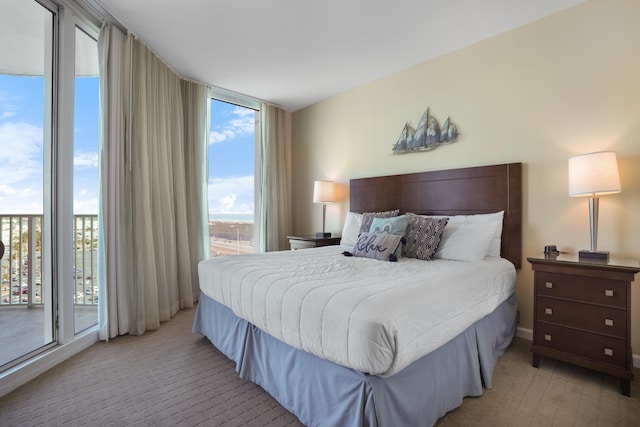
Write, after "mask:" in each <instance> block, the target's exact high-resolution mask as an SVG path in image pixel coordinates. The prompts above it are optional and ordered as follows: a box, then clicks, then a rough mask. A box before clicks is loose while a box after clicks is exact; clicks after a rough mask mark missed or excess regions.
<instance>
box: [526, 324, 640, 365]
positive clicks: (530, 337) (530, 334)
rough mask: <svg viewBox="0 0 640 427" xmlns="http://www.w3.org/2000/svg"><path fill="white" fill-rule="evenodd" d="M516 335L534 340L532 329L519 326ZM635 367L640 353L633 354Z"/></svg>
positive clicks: (638, 363) (639, 358) (639, 360)
mask: <svg viewBox="0 0 640 427" xmlns="http://www.w3.org/2000/svg"><path fill="white" fill-rule="evenodd" d="M516 337H518V338H522V339H524V340H527V341H533V331H532V330H531V329H526V328H521V327H519V326H518V329H516ZM633 367H634V368H640V354H634V355H633Z"/></svg>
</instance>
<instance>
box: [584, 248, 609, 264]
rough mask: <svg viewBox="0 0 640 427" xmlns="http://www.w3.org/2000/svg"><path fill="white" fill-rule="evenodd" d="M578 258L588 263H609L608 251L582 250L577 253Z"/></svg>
mask: <svg viewBox="0 0 640 427" xmlns="http://www.w3.org/2000/svg"><path fill="white" fill-rule="evenodd" d="M578 258H580V259H585V260H589V261H606V262H609V251H595V252H594V251H589V250H586V249H585V250H582V251H579V252H578Z"/></svg>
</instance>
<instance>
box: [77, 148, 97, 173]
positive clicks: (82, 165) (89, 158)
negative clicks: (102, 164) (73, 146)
mask: <svg viewBox="0 0 640 427" xmlns="http://www.w3.org/2000/svg"><path fill="white" fill-rule="evenodd" d="M73 166H74V167H75V168H78V169H97V168H98V153H97V152H95V151H89V152H87V151H76V152H75V154H74V156H73Z"/></svg>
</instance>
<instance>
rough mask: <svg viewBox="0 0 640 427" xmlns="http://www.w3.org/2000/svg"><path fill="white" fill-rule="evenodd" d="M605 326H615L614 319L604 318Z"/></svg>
mask: <svg viewBox="0 0 640 427" xmlns="http://www.w3.org/2000/svg"><path fill="white" fill-rule="evenodd" d="M604 324H605V326H613V319H604Z"/></svg>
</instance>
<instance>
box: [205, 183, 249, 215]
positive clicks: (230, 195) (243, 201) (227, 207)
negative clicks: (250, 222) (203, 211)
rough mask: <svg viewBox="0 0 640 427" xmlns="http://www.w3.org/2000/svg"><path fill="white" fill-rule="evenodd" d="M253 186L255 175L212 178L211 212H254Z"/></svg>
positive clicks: (210, 188)
mask: <svg viewBox="0 0 640 427" xmlns="http://www.w3.org/2000/svg"><path fill="white" fill-rule="evenodd" d="M253 187H254V185H253V175H249V176H241V177H232V178H212V179H210V180H209V192H208V196H209V213H210V214H214V213H218V214H219V213H225V214H229V213H231V214H249V213H253V211H254V202H253V200H254V192H253Z"/></svg>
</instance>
